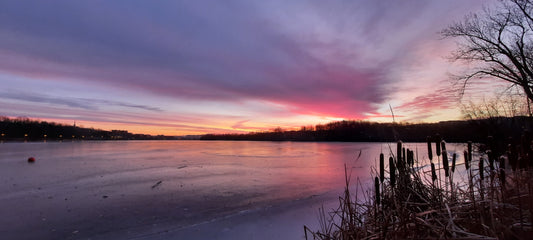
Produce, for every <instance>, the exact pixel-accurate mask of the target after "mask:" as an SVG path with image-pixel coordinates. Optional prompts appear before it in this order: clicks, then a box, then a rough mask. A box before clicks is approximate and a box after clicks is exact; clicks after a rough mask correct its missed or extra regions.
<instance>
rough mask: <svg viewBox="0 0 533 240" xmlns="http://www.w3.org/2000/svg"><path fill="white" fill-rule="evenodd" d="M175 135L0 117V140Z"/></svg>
mask: <svg viewBox="0 0 533 240" xmlns="http://www.w3.org/2000/svg"><path fill="white" fill-rule="evenodd" d="M171 139H177V137H171V136H162V135H157V136H152V135H146V134H133V133H129V132H128V131H123V130H112V131H106V130H99V129H94V128H82V127H76V126H74V125H64V124H58V123H52V122H45V121H37V120H31V119H29V118H8V117H0V140H14V141H23V140H24V141H26V140H27V141H40V140H171Z"/></svg>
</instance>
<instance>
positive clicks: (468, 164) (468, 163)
mask: <svg viewBox="0 0 533 240" xmlns="http://www.w3.org/2000/svg"><path fill="white" fill-rule="evenodd" d="M464 154H465V168H466V170H468V169H470V162H469V161H468V152H467V151H464Z"/></svg>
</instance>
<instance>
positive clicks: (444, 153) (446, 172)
mask: <svg viewBox="0 0 533 240" xmlns="http://www.w3.org/2000/svg"><path fill="white" fill-rule="evenodd" d="M441 147H442V164H443V165H444V176H446V177H449V176H450V172H449V171H450V169H449V167H448V166H449V164H448V152H447V151H446V142H445V141H441Z"/></svg>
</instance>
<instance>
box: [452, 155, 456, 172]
mask: <svg viewBox="0 0 533 240" xmlns="http://www.w3.org/2000/svg"><path fill="white" fill-rule="evenodd" d="M456 158H457V154H455V153H453V156H452V173H453V172H455V159H456Z"/></svg>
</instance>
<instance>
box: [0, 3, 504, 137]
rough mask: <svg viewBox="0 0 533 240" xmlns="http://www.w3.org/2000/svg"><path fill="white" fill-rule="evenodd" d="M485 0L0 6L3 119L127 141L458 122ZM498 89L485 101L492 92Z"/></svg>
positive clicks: (1, 101)
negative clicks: (459, 90)
mask: <svg viewBox="0 0 533 240" xmlns="http://www.w3.org/2000/svg"><path fill="white" fill-rule="evenodd" d="M494 2H495V1H484V0H446V1H440V0H439V1H437V0H434V1H430V0H406V1H398V0H351V1H348V0H341V1H318V0H317V1H299V0H295V1H285V0H268V1H259V0H258V1H250V0H230V1H16V0H13V1H9V0H8V1H1V2H0V115H2V116H9V117H19V116H24V117H29V118H37V119H41V120H49V121H56V122H61V123H66V124H72V123H73V122H74V121H76V123H77V125H83V126H85V127H95V128H101V129H108V130H109V129H124V130H128V131H130V132H134V133H149V134H166V135H186V134H203V133H232V132H246V131H261V130H269V129H273V128H276V127H278V126H279V127H282V128H291V127H299V126H303V125H315V124H319V123H327V122H330V121H335V120H342V119H362V120H369V121H380V122H384V121H392V118H391V116H390V115H391V114H390V110H389V105H390V106H391V107H392V108H393V110H394V114H395V115H396V120H397V121H409V122H435V121H441V120H450V119H459V118H460V111H459V110H458V106H457V94H456V92H455V91H454V90H453V88H452V84H451V78H450V73H454V72H455V71H457V70H458V69H460V68H461V67H462V66H460V64H458V63H451V62H450V61H449V60H448V59H446V57H447V56H449V55H450V53H451V51H452V50H453V49H454V48H455V42H454V40H453V39H444V40H443V39H442V37H441V35H439V31H441V30H442V29H443V28H445V27H446V26H448V25H450V24H451V23H453V22H454V21H460V20H462V19H463V17H464V16H465V15H466V14H468V13H470V12H476V11H479V10H481V9H482V5H483V4H492V3H494ZM490 91H492V89H490V88H488V89H485V90H484V92H490Z"/></svg>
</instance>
